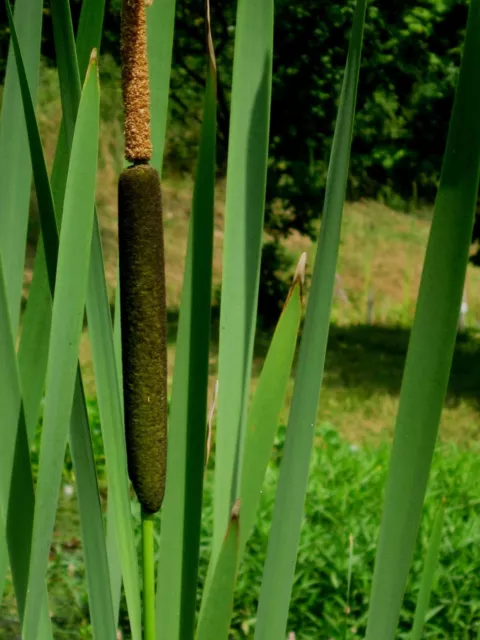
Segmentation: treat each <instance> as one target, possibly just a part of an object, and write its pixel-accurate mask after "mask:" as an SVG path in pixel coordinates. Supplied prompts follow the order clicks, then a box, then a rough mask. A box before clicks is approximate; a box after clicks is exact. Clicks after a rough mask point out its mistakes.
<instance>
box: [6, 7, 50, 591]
mask: <svg viewBox="0 0 480 640" xmlns="http://www.w3.org/2000/svg"><path fill="white" fill-rule="evenodd" d="M15 15H16V16H17V20H18V21H19V23H20V25H21V26H20V33H19V38H20V40H21V42H22V43H23V44H24V45H25V47H26V60H25V64H26V68H27V75H28V78H29V80H30V82H31V86H32V90H33V94H35V93H36V87H37V76H38V64H39V60H40V34H41V28H42V2H40V1H38V2H32V0H18V1H17V2H16V3H15ZM20 101H21V95H20V88H19V85H18V78H17V71H16V65H15V57H14V52H13V49H12V47H10V49H9V54H8V60H7V71H6V76H5V84H4V91H3V100H2V115H1V120H0V149H1V153H0V211H1V215H0V254H1V255H2V259H3V261H4V269H5V286H6V294H7V302H8V306H7V308H8V310H9V313H10V321H11V327H12V330H13V331H14V332H15V335H16V332H17V327H18V323H19V317H20V300H21V292H22V279H23V267H24V258H25V242H26V236H27V225H28V209H29V203H30V184H31V169H30V162H29V155H28V141H27V137H26V131H25V120H24V116H23V111H22V109H21V103H20ZM7 564H8V558H7V546H6V544H5V541H4V540H3V539H2V540H0V590H1V591H3V586H4V581H5V575H6V570H7Z"/></svg>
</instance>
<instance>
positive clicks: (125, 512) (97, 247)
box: [54, 0, 141, 640]
mask: <svg viewBox="0 0 480 640" xmlns="http://www.w3.org/2000/svg"><path fill="white" fill-rule="evenodd" d="M62 1H63V2H65V1H66V0H62ZM67 4H68V3H67ZM60 17H61V18H62V20H61V21H59V23H58V28H59V29H61V30H63V32H64V33H67V34H70V35H69V42H67V43H66V49H65V51H63V50H62V51H60V52H57V54H58V55H68V52H69V51H71V50H72V44H71V39H72V31H71V28H70V24H71V19H70V16H69V13H68V12H67V11H66V10H65V11H63V12H62V13H61V15H60ZM54 26H55V25H54ZM59 40H60V39H59ZM62 68H63V70H64V72H63V73H62ZM59 73H60V86H62V85H63V87H64V90H63V92H62V96H63V95H64V94H67V93H69V94H70V96H75V95H78V88H79V86H80V73H79V70H78V68H77V69H76V70H75V72H74V73H71V74H70V73H67V68H66V66H64V67H61V68H59ZM68 104H69V103H68V102H67V107H68ZM64 117H65V119H67V118H68V119H72V118H74V105H73V106H72V107H71V109H66V110H65V111H64ZM68 131H69V129H68V127H67V126H65V133H66V140H67V145H70V144H71V140H70V139H69V135H68ZM86 306H87V318H88V326H89V331H90V338H91V343H92V354H93V365H94V371H95V381H96V387H97V397H98V405H99V410H100V419H101V425H102V434H103V441H104V446H105V457H106V462H107V477H108V486H109V489H110V492H111V498H112V501H113V503H114V504H113V512H114V515H115V518H116V529H117V539H118V544H119V550H120V558H121V564H122V575H123V581H124V588H125V595H126V599H127V606H128V612H129V621H130V627H131V631H132V636H133V639H134V640H137V639H138V640H139V639H140V637H141V608H140V583H139V577H138V565H137V557H136V549H135V540H134V535H133V527H132V519H131V512H130V501H129V491H128V487H129V485H128V476H127V463H126V450H125V433H124V429H123V414H122V405H121V399H120V398H121V394H120V390H119V387H118V375H117V367H116V362H115V351H114V345H113V332H112V321H111V314H110V305H109V301H108V295H107V288H106V283H105V270H104V265H103V255H102V244H101V239H100V231H99V227H98V219H97V216H96V215H95V216H94V221H93V237H92V255H91V263H90V272H89V281H88V295H87V305H86Z"/></svg>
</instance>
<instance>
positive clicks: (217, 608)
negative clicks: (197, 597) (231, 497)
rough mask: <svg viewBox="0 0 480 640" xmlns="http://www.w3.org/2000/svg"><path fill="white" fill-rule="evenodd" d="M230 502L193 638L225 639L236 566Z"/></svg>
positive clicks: (235, 519) (236, 522)
mask: <svg viewBox="0 0 480 640" xmlns="http://www.w3.org/2000/svg"><path fill="white" fill-rule="evenodd" d="M238 513H239V512H238V504H235V505H234V508H233V509H232V515H231V517H230V522H229V524H228V528H227V533H226V536H225V539H224V541H223V544H222V546H221V548H220V553H219V555H218V561H217V564H216V566H215V571H214V574H213V578H212V585H211V588H210V591H209V594H208V597H207V599H206V602H205V606H202V609H201V611H200V616H199V620H198V628H197V633H196V635H195V638H196V640H212V638H215V639H216V640H227V638H228V631H229V629H230V620H231V617H232V610H233V589H234V585H235V575H236V572H237V565H238V552H239V544H240V519H239V515H238Z"/></svg>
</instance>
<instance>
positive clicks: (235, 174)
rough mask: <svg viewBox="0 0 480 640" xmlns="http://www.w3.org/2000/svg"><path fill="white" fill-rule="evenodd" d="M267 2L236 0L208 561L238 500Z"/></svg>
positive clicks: (265, 126) (261, 199)
mask: <svg viewBox="0 0 480 640" xmlns="http://www.w3.org/2000/svg"><path fill="white" fill-rule="evenodd" d="M272 55H273V0H262V1H261V2H259V0H241V2H239V3H238V9H237V25H236V37H235V55H234V65H233V83H232V106H231V121H230V137H229V149H228V173H227V196H226V217H225V236H224V248H223V283H222V304H221V312H220V351H219V364H218V366H219V374H218V376H219V395H218V414H217V430H216V455H215V487H214V529H213V547H212V554H213V556H214V557H215V555H216V553H217V552H218V550H219V548H220V544H221V542H222V540H223V538H224V535H225V531H226V527H227V523H228V518H229V513H230V510H231V508H232V504H233V501H234V500H235V499H236V498H237V497H238V491H239V478H238V476H239V470H240V460H241V451H240V447H239V443H240V442H242V440H243V434H244V429H245V422H246V417H247V415H246V407H247V400H248V394H249V387H250V369H251V365H252V355H253V338H254V332H255V319H256V312H257V298H258V283H259V271H260V254H261V246H262V237H263V236H262V234H263V218H264V209H265V184H266V173H267V156H268V136H269V125H270V102H271V85H272Z"/></svg>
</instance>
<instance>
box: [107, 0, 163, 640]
mask: <svg viewBox="0 0 480 640" xmlns="http://www.w3.org/2000/svg"><path fill="white" fill-rule="evenodd" d="M121 31H122V32H121V60H122V89H123V104H124V112H125V158H126V160H127V161H128V162H129V163H131V165H130V166H129V167H127V168H126V169H124V170H123V171H122V173H121V175H120V178H119V182H118V246H119V274H120V308H121V320H122V321H121V333H122V364H123V394H124V411H125V435H126V446H127V463H128V471H129V475H130V479H131V481H132V484H133V486H134V488H135V491H136V494H137V496H138V499H139V501H140V504H141V506H142V535H143V571H144V587H143V588H144V592H143V596H144V597H143V600H144V609H145V611H144V627H145V638H154V636H155V577H154V576H155V574H154V566H155V565H154V557H153V553H154V537H153V514H155V513H156V512H157V511H158V510H159V509H160V507H161V504H162V501H163V496H164V493H165V477H166V456H167V449H166V447H167V442H166V441H167V347H166V306H165V264H164V246H163V221H162V201H161V192H160V178H159V175H158V172H157V171H156V169H155V168H154V167H152V166H150V165H149V160H150V158H151V154H152V144H151V140H150V91H149V79H148V58H147V25H146V16H145V3H144V0H124V2H123V7H122V30H121Z"/></svg>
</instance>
